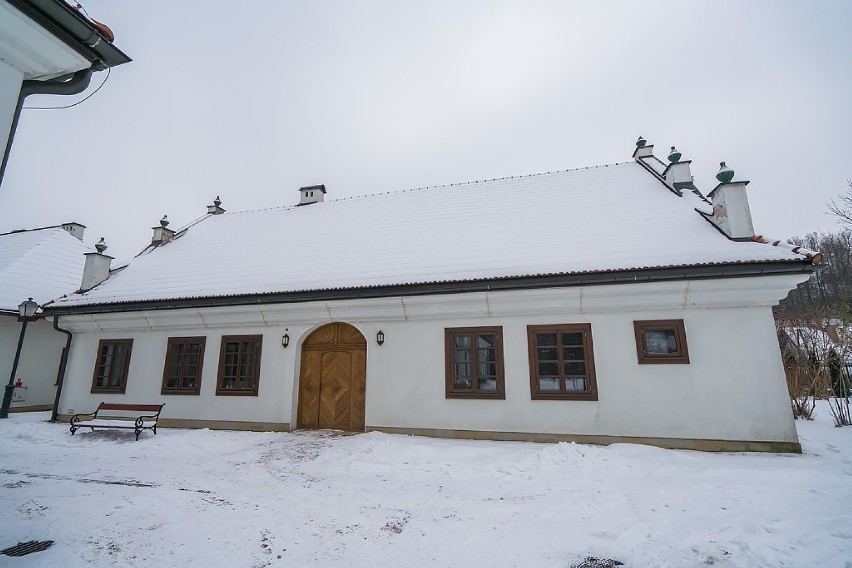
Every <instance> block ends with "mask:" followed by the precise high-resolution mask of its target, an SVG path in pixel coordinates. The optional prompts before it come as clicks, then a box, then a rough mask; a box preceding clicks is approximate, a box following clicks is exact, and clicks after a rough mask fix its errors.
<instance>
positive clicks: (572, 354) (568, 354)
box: [562, 347, 585, 361]
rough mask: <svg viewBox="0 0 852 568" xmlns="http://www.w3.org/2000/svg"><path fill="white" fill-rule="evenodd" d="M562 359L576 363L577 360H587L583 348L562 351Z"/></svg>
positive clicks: (568, 348) (570, 348) (569, 348)
mask: <svg viewBox="0 0 852 568" xmlns="http://www.w3.org/2000/svg"><path fill="white" fill-rule="evenodd" d="M562 358H563V359H565V360H566V361H574V360H577V359H580V360H582V359H585V357H583V348H582V347H565V348H564V349H562Z"/></svg>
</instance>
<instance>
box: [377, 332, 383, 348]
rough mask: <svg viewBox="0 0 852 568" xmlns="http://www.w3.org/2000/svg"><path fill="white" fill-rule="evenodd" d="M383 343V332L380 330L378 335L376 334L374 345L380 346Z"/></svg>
mask: <svg viewBox="0 0 852 568" xmlns="http://www.w3.org/2000/svg"><path fill="white" fill-rule="evenodd" d="M384 342H385V332H384V331H382V330H379V333H377V334H376V343H378V344H379V345H381V344H382V343H384Z"/></svg>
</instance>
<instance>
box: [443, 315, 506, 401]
mask: <svg viewBox="0 0 852 568" xmlns="http://www.w3.org/2000/svg"><path fill="white" fill-rule="evenodd" d="M460 335H470V336H472V337H471V360H470V361H468V362H466V363H470V365H471V370H472V378H473V381H472V385H471V387H472V388H471V389H458V388H455V379H456V373H455V364H456V361H455V358H454V356H453V354H454V352H455V347H454V345H453V339H454V338H455V337H457V336H460ZM478 335H494V336H496V338H497V341H496V344H495V346H494V350H495V357H496V360H495V361H494V363H495V364H496V367H497V369H496V370H497V373H496V378H497V388H496V390H493V391H489V390H479V389H478V388H477V386H476V372H475V371H474V370H475V369H477V367H478V363H480V361H479V360H478V358H477V348H476V347H475V342H476V337H477V336H478ZM444 361H445V363H446V367H445V376H446V380H445V381H444V382H445V387H446V398H482V399H491V400H505V399H506V381H505V377H504V374H503V372H504V371H503V328H502V327H501V326H490V327H447V328H444ZM485 362H490V361H485Z"/></svg>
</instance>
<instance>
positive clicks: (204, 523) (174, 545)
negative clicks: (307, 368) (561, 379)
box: [0, 407, 852, 568]
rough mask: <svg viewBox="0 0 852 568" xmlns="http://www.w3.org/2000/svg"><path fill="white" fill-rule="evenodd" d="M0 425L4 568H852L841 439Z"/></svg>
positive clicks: (802, 429) (34, 416) (821, 416)
mask: <svg viewBox="0 0 852 568" xmlns="http://www.w3.org/2000/svg"><path fill="white" fill-rule="evenodd" d="M47 418H48V414H46V413H30V414H12V415H11V417H10V418H9V419H8V420H3V421H0V511H2V513H0V535H2V536H0V549H3V548H6V547H8V546H12V545H15V544H17V543H18V542H26V541H31V540H53V541H55V544H54V545H53V547H52V548H50V549H48V550H45V551H42V552H36V553H33V554H30V555H27V556H22V557H8V556H4V555H0V566H2V567H6V566H12V567H28V568H29V567H33V566H51V567H72V568H73V567H82V566H98V567H101V566H122V567H134V566H140V567H141V566H145V567H149V566H157V567H166V566H189V565H190V564H192V565H195V566H205V567H207V566H209V567H218V566H222V567H226V566H227V567H266V566H269V567H277V566H281V567H284V566H299V567H302V566H322V567H326V566H329V567H334V566H369V567H371V568H372V567H384V566H389V567H399V566H452V567H458V566H463V567H465V568H474V567H478V566H483V567H485V566H487V567H502V566H535V567H536V568H546V567H551V566H552V567H559V568H568V567H570V566H572V565H574V564H576V563H578V562H581V561H582V560H583V559H584V558H585V557H588V556H594V557H598V558H611V559H616V560H619V561H621V562H624V565H625V566H626V567H627V568H631V567H633V568H640V567H641V568H645V567H690V566H708V565H713V566H719V567H734V566H738V567H739V566H742V567H761V566H767V567H773V568H774V567H782V566H785V567H786V566H795V567H798V566H803V567H804V566H808V567H811V566H820V567H821V568H830V567H842V568H850V567H852V427H850V428H834V427H833V425H832V423H831V417H830V416H829V414H828V410H827V408H824V407H822V408H818V417H817V420H815V421H813V422H798V423H797V425H798V428H799V436H800V439H801V442H802V445H803V447H804V455H800V456H799V455H776V454H709V453H700V452H688V451H673V450H663V449H658V448H651V447H645V446H638V445H630V444H618V445H613V446H608V447H598V446H585V445H575V444H554V445H549V444H532V443H518V442H484V441H467V440H439V439H429V438H418V437H410V436H394V435H386V434H380V433H370V434H361V435H352V436H346V435H336V434H335V433H330V432H295V433H253V432H222V431H211V430H177V429H161V430H160V432H159V433H158V434H157V435H156V436H154V435H152V434H151V433H150V432H146V433H143V434H142V437H141V439H140V441H139V442H134V441H133V435H132V434H131V433H129V432H116V431H101V432H95V433H88V432H83V431H80V432H78V433H77V434H76V435H75V436H73V437H72V436H71V435H70V434H69V432H68V427H67V425H61V424H50V423H47V422H45V420H46V419H47Z"/></svg>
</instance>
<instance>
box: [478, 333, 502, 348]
mask: <svg viewBox="0 0 852 568" xmlns="http://www.w3.org/2000/svg"><path fill="white" fill-rule="evenodd" d="M496 344H497V336H496V335H477V336H476V345H477V347H494V346H495V345H496Z"/></svg>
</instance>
